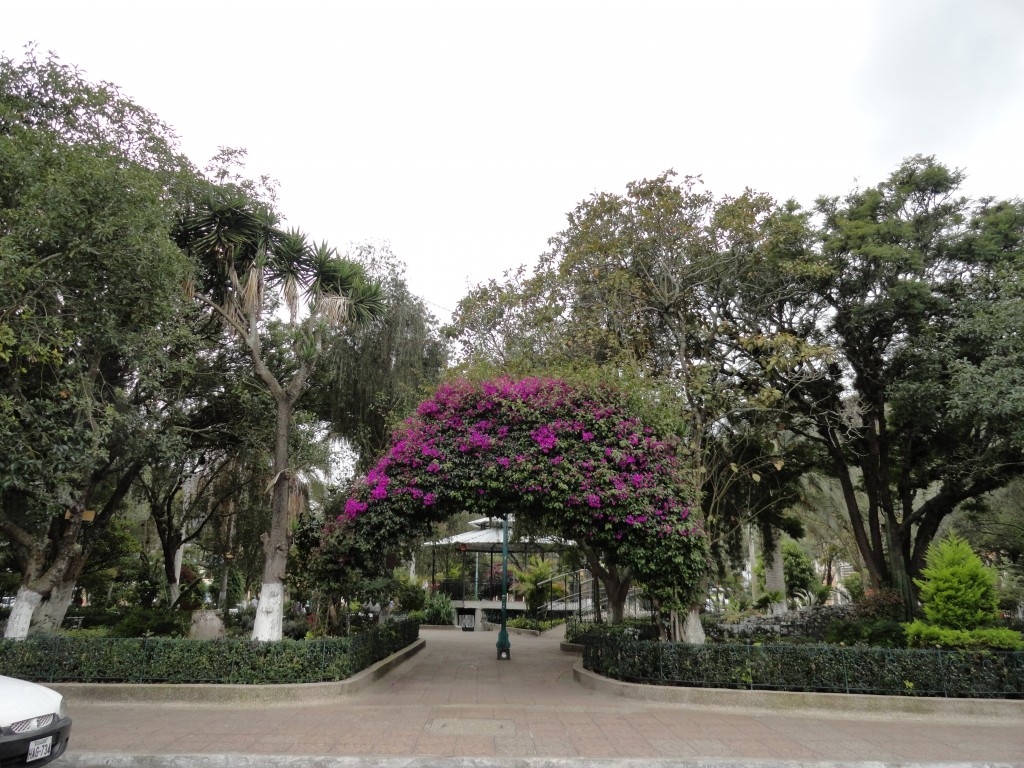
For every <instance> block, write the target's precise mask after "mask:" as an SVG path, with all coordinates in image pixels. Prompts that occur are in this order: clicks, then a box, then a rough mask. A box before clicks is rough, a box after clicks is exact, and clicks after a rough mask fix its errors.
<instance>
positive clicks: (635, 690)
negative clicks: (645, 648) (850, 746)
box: [572, 660, 1024, 722]
mask: <svg viewBox="0 0 1024 768" xmlns="http://www.w3.org/2000/svg"><path fill="white" fill-rule="evenodd" d="M572 674H573V679H574V680H576V682H578V683H579V684H580V685H582V686H584V687H585V688H588V689H590V690H592V691H598V692H601V693H606V694H611V695H613V696H622V697H624V698H630V699H639V700H641V701H652V702H658V703H662V704H690V705H696V706H701V707H726V708H735V709H745V710H751V709H758V710H766V711H768V710H770V711H772V712H775V713H779V712H794V711H813V712H827V713H828V714H830V715H835V714H836V713H843V714H861V715H877V716H886V715H890V714H897V713H898V714H900V715H919V716H922V717H936V716H944V717H951V718H957V719H961V718H978V719H985V720H993V719H996V720H1012V721H1017V722H1024V700H1019V699H946V698H937V697H934V696H927V697H926V696H874V695H871V694H848V693H812V692H803V691H750V690H739V689H730V688H686V687H682V686H674V685H644V684H641V683H627V682H623V681H622V680H615V679H613V678H609V677H603V676H601V675H598V674H596V673H594V672H591V671H590V670H588V669H584V668H583V661H582V660H580V661H577V662H576V663H575V664H574V665H573V668H572Z"/></svg>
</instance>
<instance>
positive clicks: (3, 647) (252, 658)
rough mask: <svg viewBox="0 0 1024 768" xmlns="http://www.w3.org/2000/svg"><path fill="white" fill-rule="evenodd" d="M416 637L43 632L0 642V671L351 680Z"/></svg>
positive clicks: (108, 679)
mask: <svg viewBox="0 0 1024 768" xmlns="http://www.w3.org/2000/svg"><path fill="white" fill-rule="evenodd" d="M417 637H419V623H417V622H415V621H400V622H391V623H388V624H384V625H382V626H380V627H376V628H374V629H372V630H370V631H369V632H365V633H363V634H359V635H355V636H353V637H351V638H325V639H323V640H282V641H281V642H279V643H264V642H258V641H253V640H184V639H178V638H163V637H160V638H157V637H148V638H110V637H66V636H62V635H49V636H44V637H38V638H29V639H27V640H3V641H0V674H5V675H10V676H12V677H20V678H23V679H26V680H35V681H38V682H83V683H86V682H87V683H235V684H238V683H244V684H265V683H314V682H324V681H330V680H344V679H345V678H348V677H351V676H352V675H354V674H355V673H356V672H359V671H360V670H363V669H366V668H367V667H369V666H370V665H372V664H374V663H376V662H378V661H380V660H381V659H384V658H387V657H388V656H390V655H391V654H392V653H395V652H396V651H399V650H401V649H402V648H405V647H406V646H408V645H410V644H411V643H413V642H414V641H415V640H416V639H417Z"/></svg>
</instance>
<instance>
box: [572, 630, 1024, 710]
mask: <svg viewBox="0 0 1024 768" xmlns="http://www.w3.org/2000/svg"><path fill="white" fill-rule="evenodd" d="M583 667H584V669H587V670H589V671H591V672H594V673H596V674H599V675H603V676H604V677H610V678H613V679H616V680H623V681H626V682H632V683H644V684H647V685H674V686H689V687H697V688H739V689H749V690H775V691H809V692H827V693H853V694H876V695H884V696H937V697H948V698H1002V699H1021V698H1024V653H1021V652H1014V653H1010V652H1004V651H999V652H996V651H993V652H985V651H952V650H938V649H917V648H907V649H902V648H861V647H844V646H835V645H760V644H739V643H713V644H706V645H689V644H685V643H662V642H656V641H645V640H634V639H630V638H623V637H614V636H607V635H604V636H602V635H587V636H585V637H584V638H583Z"/></svg>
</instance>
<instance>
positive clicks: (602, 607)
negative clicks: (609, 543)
mask: <svg viewBox="0 0 1024 768" xmlns="http://www.w3.org/2000/svg"><path fill="white" fill-rule="evenodd" d="M544 584H548V585H551V587H550V591H551V596H550V597H549V598H548V601H547V602H546V603H545V604H544V606H543V607H542V608H541V615H546V616H558V617H561V618H575V619H576V620H577V621H583V622H594V621H598V620H599V618H600V619H603V618H606V617H607V616H608V613H609V605H608V593H607V591H606V590H605V588H604V585H603V584H602V583H601V581H600V579H595V578H594V577H593V576H592V575H591V573H590V571H587V570H579V571H568V572H566V573H560V574H558V575H557V576H553V577H552V578H550V579H548V580H547V581H542V582H541V585H544ZM556 585H557V586H556ZM558 591H560V592H561V596H560V597H555V594H556V592H558ZM650 616H651V607H650V603H649V602H648V600H647V598H646V597H644V595H643V593H642V592H641V591H640V590H638V589H636V588H635V587H634V588H631V589H630V590H629V592H628V593H627V594H626V602H625V606H624V617H625V618H627V619H641V618H644V619H646V618H650Z"/></svg>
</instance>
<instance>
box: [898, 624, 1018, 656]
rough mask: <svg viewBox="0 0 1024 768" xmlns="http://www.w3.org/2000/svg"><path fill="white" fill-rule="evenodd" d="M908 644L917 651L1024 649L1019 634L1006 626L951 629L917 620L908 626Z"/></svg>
mask: <svg viewBox="0 0 1024 768" xmlns="http://www.w3.org/2000/svg"><path fill="white" fill-rule="evenodd" d="M905 631H906V637H907V645H909V646H911V647H918V648H992V649H998V650H1003V651H1021V650H1024V639H1022V638H1021V634H1020V632H1016V631H1014V630H1012V629H1008V628H1005V627H979V628H978V629H951V628H950V627H936V626H934V625H932V624H926V623H925V622H923V621H921V620H918V621H915V622H912V623H910V624H907V625H905Z"/></svg>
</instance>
